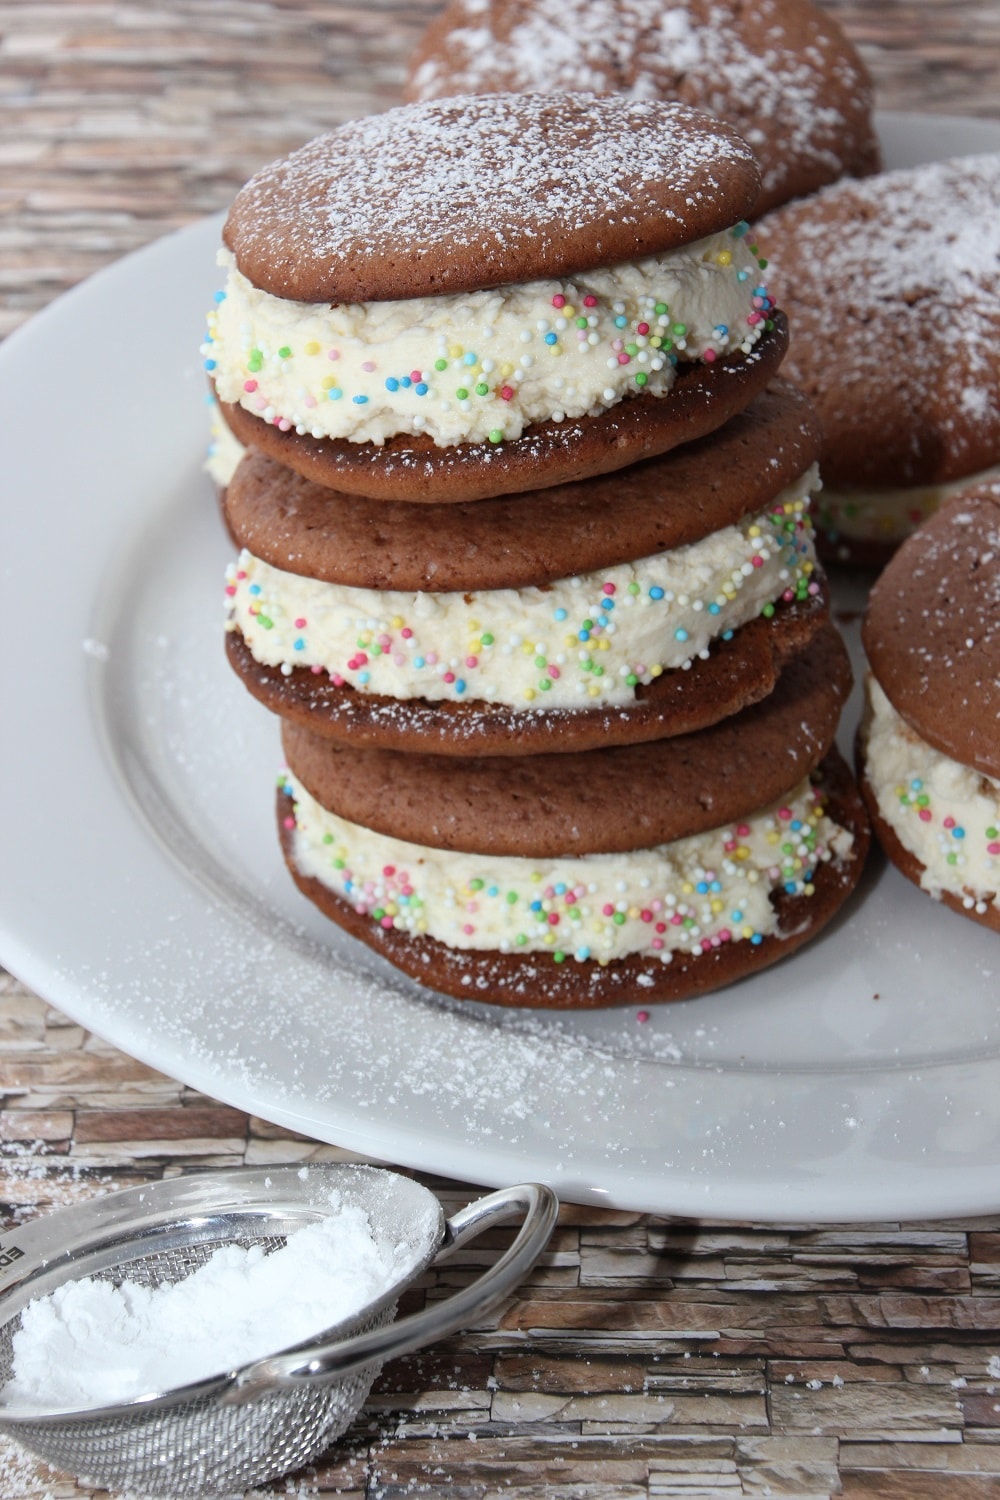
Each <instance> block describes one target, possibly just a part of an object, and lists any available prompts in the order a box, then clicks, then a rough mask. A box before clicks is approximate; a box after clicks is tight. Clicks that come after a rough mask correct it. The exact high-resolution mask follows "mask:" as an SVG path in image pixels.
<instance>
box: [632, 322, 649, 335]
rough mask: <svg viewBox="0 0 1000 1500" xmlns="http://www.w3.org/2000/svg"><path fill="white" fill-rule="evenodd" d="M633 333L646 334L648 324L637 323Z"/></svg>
mask: <svg viewBox="0 0 1000 1500" xmlns="http://www.w3.org/2000/svg"><path fill="white" fill-rule="evenodd" d="M635 331H636V333H648V332H649V324H648V323H637V324H636V325H635Z"/></svg>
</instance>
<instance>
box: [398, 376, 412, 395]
mask: <svg viewBox="0 0 1000 1500" xmlns="http://www.w3.org/2000/svg"><path fill="white" fill-rule="evenodd" d="M399 383H400V385H401V386H402V387H403V390H404V391H408V390H409V389H410V386H411V385H412V384H413V381H412V380H411V379H410V377H409V375H404V376H403V377H402V379H401V380H400V382H399Z"/></svg>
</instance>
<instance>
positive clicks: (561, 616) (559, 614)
mask: <svg viewBox="0 0 1000 1500" xmlns="http://www.w3.org/2000/svg"><path fill="white" fill-rule="evenodd" d="M554 618H555V619H557V620H565V618H566V611H565V610H564V609H557V610H556V612H555V615H554Z"/></svg>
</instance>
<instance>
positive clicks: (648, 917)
mask: <svg viewBox="0 0 1000 1500" xmlns="http://www.w3.org/2000/svg"><path fill="white" fill-rule="evenodd" d="M639 915H640V917H641V918H642V920H643V921H644V922H651V921H652V920H653V913H652V912H651V911H641V912H640V913H639Z"/></svg>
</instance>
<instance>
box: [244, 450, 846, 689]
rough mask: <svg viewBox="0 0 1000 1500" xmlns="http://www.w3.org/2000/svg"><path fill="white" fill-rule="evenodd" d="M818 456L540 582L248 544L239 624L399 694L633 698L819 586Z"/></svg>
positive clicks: (286, 653)
mask: <svg viewBox="0 0 1000 1500" xmlns="http://www.w3.org/2000/svg"><path fill="white" fill-rule="evenodd" d="M815 483H816V471H815V469H810V470H807V471H806V473H805V474H803V475H801V476H800V477H799V479H798V480H796V481H795V483H794V484H792V485H790V486H789V487H788V488H787V489H785V490H783V491H782V492H781V493H780V494H779V495H778V496H777V497H776V498H775V499H774V500H773V501H772V502H771V504H770V505H769V506H768V508H767V510H766V511H764V512H762V513H760V514H758V515H751V516H746V517H744V518H743V519H742V521H741V522H740V523H739V524H738V525H735V526H727V527H724V528H722V530H720V531H716V532H713V533H711V534H710V535H709V536H707V537H704V538H702V539H701V540H700V541H698V542H694V543H692V544H691V545H689V546H687V547H678V548H676V549H674V550H673V551H670V552H660V553H656V554H654V555H653V556H651V557H646V558H641V559H640V560H639V561H638V562H629V563H622V564H619V565H617V566H615V567H611V568H605V569H602V570H601V571H599V572H588V573H583V574H577V575H575V576H572V577H568V578H565V579H561V580H559V581H557V582H556V583H553V584H550V585H546V586H545V587H543V588H542V587H538V588H521V589H486V590H481V591H479V592H475V593H474V592H465V593H458V592H448V593H439V594H435V593H416V592H405V591H402V590H384V591H383V590H376V589H362V588H352V587H348V586H346V585H340V584H331V583H321V582H319V581H317V580H316V579H311V578H303V577H299V576H298V575H297V574H294V573H287V572H284V571H283V570H280V569H278V568H274V567H272V566H271V565H270V564H268V563H265V562H262V561H261V560H260V559H259V558H256V557H254V556H253V555H252V554H251V553H250V552H248V551H246V550H245V549H244V551H243V552H242V553H241V555H240V558H239V560H238V561H237V562H236V563H234V564H232V565H231V566H230V568H229V570H228V573H227V580H226V596H227V607H228V612H229V619H228V628H229V629H231V630H238V631H239V632H240V633H241V635H242V636H243V639H244V640H245V641H246V643H247V646H248V647H249V649H250V652H251V654H252V655H253V657H254V659H255V660H256V661H258V662H260V663H261V664H262V665H264V666H272V667H280V668H281V670H282V671H284V672H285V673H286V674H288V673H291V672H292V671H293V670H294V668H295V667H303V668H308V669H310V670H311V671H313V672H315V673H320V672H326V673H328V674H329V675H330V677H331V678H332V679H333V681H334V684H335V685H336V686H343V685H345V684H346V685H348V686H350V687H353V688H357V689H359V690H360V691H362V692H366V693H374V694H381V695H385V696H388V697H393V698H400V699H402V698H422V699H425V700H432V701H439V700H442V699H452V700H459V699H477V700H481V701H483V700H484V701H487V702H490V703H498V704H506V705H509V706H511V707H515V708H529V707H531V706H534V707H540V706H542V705H544V707H545V708H586V707H594V706H600V705H605V704H608V705H618V704H627V703H630V702H631V701H632V700H633V699H634V697H635V690H636V688H637V686H638V685H639V684H640V683H649V682H652V681H653V680H654V679H655V678H656V677H658V676H660V674H661V673H662V672H664V671H667V670H670V669H674V668H686V667H689V666H690V665H691V663H692V662H693V661H694V660H695V658H697V657H702V658H703V657H706V656H707V655H708V653H709V650H710V648H711V645H712V643H713V641H716V640H718V639H719V638H720V637H721V638H728V636H729V635H731V634H732V632H733V631H734V630H737V629H738V628H739V627H740V626H741V625H744V624H746V623H747V621H749V620H751V619H753V618H754V617H755V616H757V615H759V614H761V613H762V612H763V613H773V611H774V608H775V603H776V601H777V602H781V601H784V602H791V601H792V600H795V599H803V598H807V597H809V595H810V594H814V593H815V592H817V590H818V587H819V585H818V584H817V582H816V581H815V579H814V576H813V574H814V569H815V549H814V540H813V533H812V527H811V525H810V521H809V491H810V489H811V488H812V486H813V485H814V484H815Z"/></svg>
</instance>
